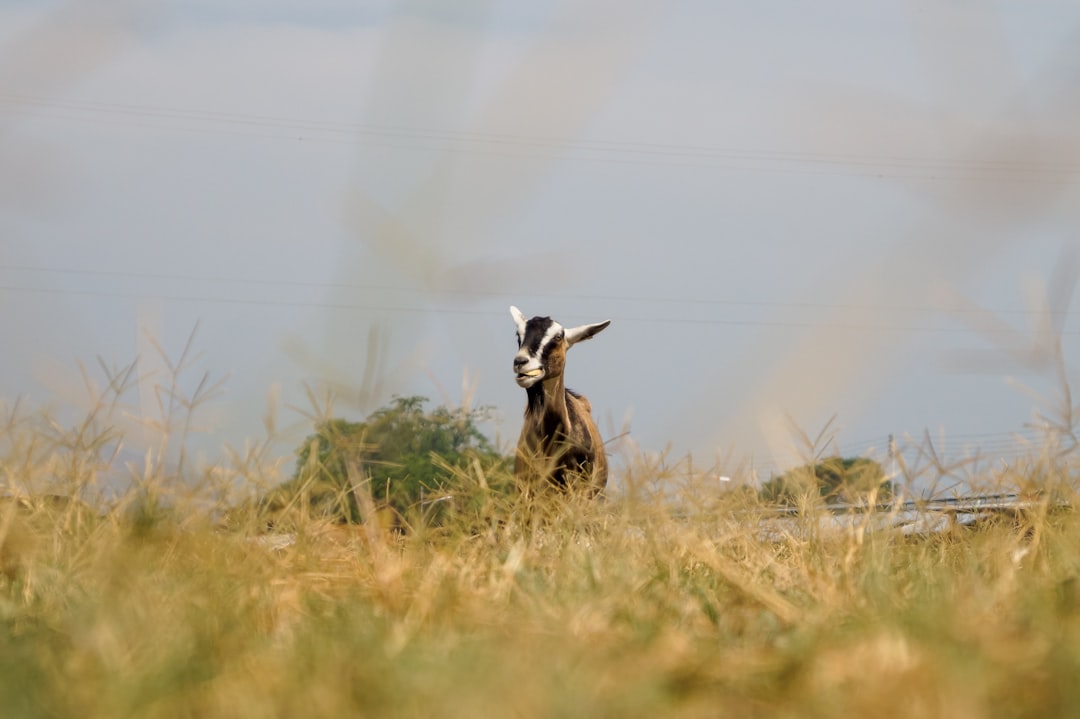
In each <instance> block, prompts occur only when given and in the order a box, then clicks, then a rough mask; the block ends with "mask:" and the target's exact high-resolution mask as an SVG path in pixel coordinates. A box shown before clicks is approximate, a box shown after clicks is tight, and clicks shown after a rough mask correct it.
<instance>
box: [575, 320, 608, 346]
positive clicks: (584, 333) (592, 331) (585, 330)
mask: <svg viewBox="0 0 1080 719" xmlns="http://www.w3.org/2000/svg"><path fill="white" fill-rule="evenodd" d="M610 324H611V320H604V321H603V322H597V323H596V324H594V325H581V326H580V327H571V328H570V329H568V330H566V344H567V345H569V346H573V345H575V344H577V343H578V342H583V341H584V340H587V339H591V338H592V337H593V335H597V334H599V333H600V331H601V330H602V329H604V328H605V327H607V326H608V325H610Z"/></svg>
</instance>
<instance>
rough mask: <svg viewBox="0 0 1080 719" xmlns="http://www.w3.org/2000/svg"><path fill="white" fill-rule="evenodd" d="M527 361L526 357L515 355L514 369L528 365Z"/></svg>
mask: <svg viewBox="0 0 1080 719" xmlns="http://www.w3.org/2000/svg"><path fill="white" fill-rule="evenodd" d="M528 361H529V358H528V357H522V356H521V355H517V356H516V357H514V369H521V368H522V367H524V366H525V365H526V364H527V363H528Z"/></svg>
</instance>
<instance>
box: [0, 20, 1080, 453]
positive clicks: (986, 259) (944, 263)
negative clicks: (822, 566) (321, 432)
mask: <svg viewBox="0 0 1080 719" xmlns="http://www.w3.org/2000/svg"><path fill="white" fill-rule="evenodd" d="M1077 128H1080V4H1077V3H1076V2H1075V1H1074V0H1057V1H1047V2H1038V3H1033V2H1030V0H1016V1H1015V2H996V3H995V2H986V1H984V0H979V1H978V2H976V1H974V0H954V1H951V2H942V1H941V0H937V1H932V0H909V1H907V2H880V3H868V2H865V0H839V1H837V2H829V3H812V4H808V3H801V2H793V1H791V0H755V2H673V1H664V2H660V1H657V0H652V1H638V2H635V1H633V0H631V1H627V0H619V1H618V2H615V1H614V0H611V1H599V0H573V1H572V2H571V1H566V2H544V1H543V0H534V1H533V2H528V3H525V2H497V1H495V0H489V1H482V0H475V1H469V0H458V1H455V2H444V1H442V0H438V1H436V0H432V1H430V2H425V1H424V0H408V1H401V2H370V3H364V2H343V1H335V0H308V2H304V3H293V2H280V1H275V0H269V1H267V0H260V1H258V2H255V1H253V0H215V1H214V2H209V1H207V2H198V1H192V0H184V2H179V1H175V0H171V1H166V2H153V1H147V2H136V1H134V0H132V1H123V2H106V1H105V0H98V1H97V2H94V3H88V2H67V3H64V2H53V3H50V2H42V1H40V0H36V1H34V2H19V1H16V2H12V1H10V0H3V1H0V337H3V338H4V342H3V346H2V348H0V397H6V398H9V399H10V398H13V397H15V396H18V395H28V396H29V397H31V398H32V399H33V400H34V401H50V400H52V401H56V402H57V403H59V404H64V403H72V402H76V401H78V397H79V396H80V390H79V386H80V380H79V375H78V370H77V369H76V367H77V364H76V363H77V360H80V359H81V360H83V361H86V362H88V363H90V364H91V365H92V364H93V363H94V362H95V358H96V357H98V356H100V357H103V358H104V359H105V360H106V361H107V362H109V363H112V364H117V365H122V364H125V363H128V362H131V361H133V360H135V358H136V357H138V358H139V362H140V364H139V370H140V373H141V381H140V383H139V389H140V392H139V393H136V395H135V396H134V397H133V398H132V403H133V406H134V408H133V409H132V410H131V413H132V415H138V414H139V413H140V412H145V413H151V414H152V412H153V406H154V404H153V401H152V398H153V392H152V387H153V385H154V384H155V383H160V382H162V381H163V379H164V374H163V362H162V361H161V360H160V359H159V358H157V357H156V356H155V352H154V350H153V343H152V342H151V341H150V340H151V338H153V339H154V340H155V341H158V342H160V344H161V345H162V346H163V347H164V348H165V350H166V352H167V353H168V354H169V355H170V357H172V358H173V359H175V358H177V357H178V356H179V353H180V351H181V350H182V348H183V346H184V344H185V342H186V340H187V338H188V336H189V335H190V334H191V332H192V330H193V328H194V327H195V325H196V324H198V328H199V329H198V332H197V334H196V336H195V341H194V349H195V350H196V351H197V353H198V357H197V358H196V360H195V361H194V363H193V364H192V369H191V372H190V374H189V375H186V377H187V379H186V380H185V381H186V382H188V383H189V384H188V386H193V383H194V382H196V381H197V380H198V378H199V376H200V375H201V373H202V372H204V371H208V372H210V374H211V375H212V377H214V378H224V379H225V380H226V381H225V385H224V390H225V392H224V395H223V396H222V397H221V398H220V399H219V400H217V401H216V402H215V403H214V404H213V405H212V406H210V407H208V408H206V409H205V410H204V411H203V412H202V413H201V414H200V419H201V422H202V426H203V427H204V428H205V429H206V430H207V431H208V435H207V436H208V437H209V439H208V440H206V441H208V442H210V443H220V442H223V441H229V442H237V441H239V440H240V439H242V438H243V437H247V436H255V435H258V434H259V433H260V432H261V431H262V425H261V420H260V417H261V416H262V414H263V412H264V411H265V409H266V401H267V399H266V398H267V394H268V392H270V391H271V389H272V388H274V387H278V388H280V397H281V399H280V401H281V403H282V404H286V405H287V404H296V405H300V406H305V405H306V400H305V399H304V391H303V387H304V383H308V384H309V385H310V386H316V387H318V386H324V385H325V384H327V383H329V384H330V385H333V386H338V387H341V388H345V389H346V390H348V391H344V392H343V398H342V400H341V401H340V402H339V404H338V405H337V408H338V410H339V412H340V413H342V414H347V415H349V416H352V417H360V416H362V414H363V412H364V411H366V410H370V409H372V408H374V407H376V406H379V405H380V404H382V403H383V402H385V401H386V400H387V399H389V397H390V396H391V395H392V394H394V393H398V394H405V393H409V394H411V393H419V394H424V395H427V396H429V397H431V398H432V399H433V400H435V401H437V402H448V403H452V404H456V403H458V402H460V401H462V398H463V394H464V395H465V396H468V397H470V398H471V400H472V401H473V402H474V403H475V404H480V405H493V406H495V407H497V408H498V410H499V412H500V414H501V415H502V417H503V419H502V421H501V423H500V424H499V425H498V426H497V427H496V428H495V429H497V430H498V432H499V433H500V435H501V437H502V438H503V439H505V440H512V439H513V438H514V437H516V434H517V432H518V429H519V427H520V420H519V417H520V413H521V410H522V408H523V405H524V396H523V392H522V391H521V390H520V389H519V388H518V387H517V386H516V385H515V383H514V381H513V376H512V372H511V359H512V357H513V354H514V352H515V350H516V347H515V344H514V340H513V323H512V321H511V318H510V315H509V313H508V310H507V308H508V306H509V305H510V304H516V305H518V306H519V307H521V308H522V310H523V311H524V312H525V313H526V314H528V315H533V314H544V315H551V316H552V317H554V318H555V319H556V320H558V321H560V322H562V323H563V324H564V325H573V324H579V323H585V322H596V321H600V320H603V319H609V318H610V319H612V320H613V322H612V325H611V327H610V328H609V329H608V330H607V331H605V332H604V333H603V334H602V335H600V336H598V337H597V338H596V339H595V340H594V341H592V342H589V343H587V344H584V345H581V346H579V347H576V348H574V350H573V351H572V352H571V355H570V358H569V362H568V370H567V380H568V384H569V385H570V386H571V387H574V388H576V389H578V390H580V391H583V392H584V393H586V394H587V395H588V396H589V398H590V399H591V401H592V404H593V407H594V409H595V411H596V414H597V415H598V417H599V419H600V423H601V427H602V430H603V431H604V432H605V434H607V435H609V436H610V435H611V434H614V433H617V432H618V431H619V429H620V427H621V426H622V424H623V422H624V421H625V420H627V419H628V420H629V423H630V429H631V435H632V437H633V438H634V440H636V442H637V443H638V445H640V446H641V447H643V448H645V449H650V450H657V449H662V448H664V447H665V446H666V445H668V444H669V443H670V444H671V445H672V447H673V452H674V453H675V454H676V455H679V454H682V453H684V452H685V451H687V450H692V451H693V452H694V453H695V457H699V458H701V462H703V463H705V464H708V463H709V462H711V461H712V460H713V458H714V457H715V456H716V454H717V452H718V451H721V452H723V453H734V454H735V455H744V454H745V455H753V456H755V457H756V458H758V461H759V462H761V463H763V465H768V464H769V463H771V462H781V463H782V462H783V461H784V460H783V456H784V447H785V446H786V445H787V444H788V441H787V440H788V439H789V438H790V433H789V432H788V430H787V429H785V420H784V417H785V416H790V417H791V418H792V420H793V421H794V422H795V423H797V424H798V425H799V426H800V427H802V428H803V429H804V430H805V431H806V432H808V433H810V434H815V433H817V432H818V431H819V430H820V429H821V428H822V427H823V426H824V424H825V423H826V422H827V421H828V420H829V418H830V417H832V416H833V415H836V422H835V425H834V427H835V429H837V430H838V431H839V435H838V441H839V444H840V445H841V447H842V448H844V450H845V451H851V452H858V451H862V450H865V449H867V448H869V447H871V446H873V447H876V448H877V449H878V451H879V452H880V451H881V450H882V449H883V448H884V438H885V437H886V436H887V435H888V434H889V433H894V434H896V435H897V436H902V435H904V434H905V433H911V434H915V435H917V434H920V433H921V432H923V430H924V429H929V430H931V431H932V432H934V433H935V434H939V433H941V432H944V433H945V436H946V437H949V438H957V439H955V440H954V439H949V440H948V441H949V442H954V441H955V442H959V444H954V445H953V446H954V447H957V448H958V447H959V446H960V444H964V443H968V442H978V441H980V440H982V441H985V442H987V443H988V444H989V445H991V446H998V447H1002V446H1005V447H1008V446H1011V443H1012V442H1013V440H1011V439H1009V438H1008V435H1007V434H1006V433H1008V432H1013V431H1017V430H1021V429H1023V427H1024V424H1025V423H1026V422H1029V421H1030V420H1031V418H1032V413H1033V411H1034V410H1036V409H1038V403H1037V402H1036V401H1035V400H1034V399H1033V397H1032V395H1031V394H1030V393H1029V392H1026V391H1025V390H1024V389H1023V388H1022V387H1018V386H1017V383H1021V384H1024V385H1029V386H1031V387H1032V388H1034V389H1035V390H1036V391H1039V392H1047V391H1048V392H1049V397H1050V398H1051V399H1055V398H1057V397H1059V396H1060V394H1059V393H1058V392H1057V390H1055V389H1054V385H1053V383H1052V382H1051V381H1049V380H1048V378H1052V377H1053V371H1052V366H1051V365H1050V364H1049V363H1048V362H1046V361H1045V360H1046V358H1047V357H1048V356H1049V355H1048V354H1047V352H1046V351H1045V350H1046V348H1047V347H1049V346H1050V342H1051V340H1052V337H1053V336H1054V330H1053V328H1054V327H1058V328H1060V329H1062V335H1061V337H1062V340H1063V345H1064V351H1065V357H1066V359H1067V360H1072V361H1076V359H1077V358H1078V357H1080V341H1078V337H1077V334H1078V333H1080V328H1078V327H1077V323H1076V318H1075V316H1074V314H1073V312H1072V311H1071V308H1070V306H1069V300H1070V298H1071V289H1072V278H1073V273H1074V272H1075V269H1076V267H1075V266H1074V264H1073V263H1072V261H1070V260H1069V259H1068V258H1069V256H1070V255H1069V252H1070V249H1071V248H1073V247H1075V245H1076V244H1077V228H1078V227H1080V183H1078V182H1077V172H1078V170H1080V131H1078V130H1077ZM1048 302H1049V304H1048ZM1010 328H1011V330H1010ZM1040 328H1041V329H1040ZM91 371H92V373H94V372H96V370H93V368H92V367H91ZM94 376H96V377H99V378H100V376H101V374H100V373H99V372H98V373H96V374H95V375H94ZM1069 377H1070V378H1072V379H1073V380H1075V379H1076V375H1074V374H1071V373H1070V374H1069ZM463 378H465V381H464V383H463ZM463 385H464V387H465V388H464V389H463ZM284 419H285V420H287V422H293V421H299V420H300V419H302V418H301V417H300V415H299V414H297V413H295V412H286V413H285V417H284ZM287 422H286V423H287ZM303 429H304V428H303V426H299V427H297V428H296V430H295V431H297V432H302V431H303ZM133 441H134V440H133Z"/></svg>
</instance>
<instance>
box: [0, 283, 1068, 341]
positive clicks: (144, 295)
mask: <svg viewBox="0 0 1080 719" xmlns="http://www.w3.org/2000/svg"><path fill="white" fill-rule="evenodd" d="M0 291H8V292H25V293H34V294H48V295H72V296H83V297H108V298H118V299H134V300H139V299H150V298H153V299H159V300H162V301H165V302H199V303H208V304H234V305H253V306H260V305H263V306H272V307H301V308H314V309H336V310H361V311H369V312H410V313H428V314H435V315H482V316H489V317H492V316H501V315H502V314H503V313H502V312H501V311H494V310H467V309H451V308H447V307H416V306H402V305H371V304H361V303H350V302H297V301H292V300H273V299H250V298H236V297H206V296H198V295H164V294H160V293H158V292H127V293H125V292H104V291H94V290H74V289H59V288H51V287H29V286H25V285H5V284H0ZM611 319H613V320H615V321H617V322H652V323H660V324H668V325H670V324H679V325H717V326H729V327H774V328H788V329H839V330H851V331H858V332H914V333H932V334H966V333H967V330H963V329H960V328H955V327H920V326H905V325H883V324H843V323H821V322H797V321H783V320H737V319H719V318H714V319H700V318H691V317H642V316H633V315H614V316H612V317H611ZM982 333H983V334H1015V330H1011V329H1003V330H984V331H983V332H982ZM1060 334H1061V335H1062V336H1073V335H1080V330H1077V331H1063V332H1061V333H1060Z"/></svg>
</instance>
